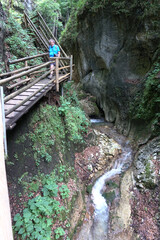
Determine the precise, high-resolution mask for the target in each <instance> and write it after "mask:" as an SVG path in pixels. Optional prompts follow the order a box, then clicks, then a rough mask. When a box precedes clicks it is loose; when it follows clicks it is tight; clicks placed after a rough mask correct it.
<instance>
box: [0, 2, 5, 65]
mask: <svg viewBox="0 0 160 240" xmlns="http://www.w3.org/2000/svg"><path fill="white" fill-rule="evenodd" d="M5 18H6V17H5V13H4V11H3V8H2V4H1V3H0V68H1V62H2V61H3V60H4V37H5V27H4V21H5Z"/></svg>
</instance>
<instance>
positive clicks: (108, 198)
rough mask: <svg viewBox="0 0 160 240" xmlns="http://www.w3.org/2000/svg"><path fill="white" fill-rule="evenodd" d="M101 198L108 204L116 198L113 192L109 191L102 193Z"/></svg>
mask: <svg viewBox="0 0 160 240" xmlns="http://www.w3.org/2000/svg"><path fill="white" fill-rule="evenodd" d="M102 196H103V197H104V198H105V199H106V201H107V203H108V204H109V203H112V202H113V200H114V199H115V197H116V194H115V191H110V192H107V193H103V194H102Z"/></svg>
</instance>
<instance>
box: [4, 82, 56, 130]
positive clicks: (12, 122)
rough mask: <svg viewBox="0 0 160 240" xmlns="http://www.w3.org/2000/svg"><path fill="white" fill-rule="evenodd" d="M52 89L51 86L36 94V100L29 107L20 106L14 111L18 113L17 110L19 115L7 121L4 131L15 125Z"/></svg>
mask: <svg viewBox="0 0 160 240" xmlns="http://www.w3.org/2000/svg"><path fill="white" fill-rule="evenodd" d="M52 87H53V84H52V85H51V86H50V87H49V88H48V89H47V90H46V91H44V92H43V93H38V94H36V95H35V96H36V98H35V100H34V101H31V103H30V105H27V106H20V107H19V108H17V109H16V111H18V109H19V110H20V112H19V114H17V115H16V117H15V118H12V119H7V122H6V129H7V130H8V129H10V128H11V127H12V126H14V125H15V123H16V122H17V121H18V120H19V119H20V118H21V117H22V116H23V115H24V114H25V113H27V112H28V111H29V109H30V108H31V107H32V106H34V105H35V104H36V103H37V102H38V101H39V100H40V99H41V98H42V97H43V96H44V95H46V93H47V92H48V91H49V90H50V89H51V88H52ZM22 110H23V111H22Z"/></svg>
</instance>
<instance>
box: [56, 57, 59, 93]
mask: <svg viewBox="0 0 160 240" xmlns="http://www.w3.org/2000/svg"><path fill="white" fill-rule="evenodd" d="M58 68H59V58H56V91H57V92H59V69H58Z"/></svg>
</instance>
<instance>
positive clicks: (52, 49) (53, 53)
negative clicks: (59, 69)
mask: <svg viewBox="0 0 160 240" xmlns="http://www.w3.org/2000/svg"><path fill="white" fill-rule="evenodd" d="M49 44H50V45H49V57H60V49H59V47H58V45H56V44H55V41H54V40H53V39H50V40H49ZM54 69H55V63H51V64H50V70H52V72H51V74H50V75H49V78H50V79H51V78H52V76H53V70H54Z"/></svg>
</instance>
